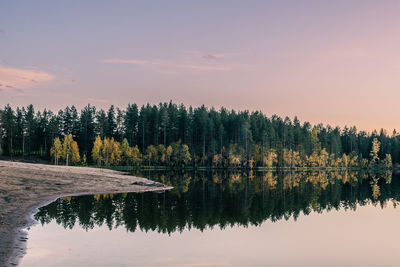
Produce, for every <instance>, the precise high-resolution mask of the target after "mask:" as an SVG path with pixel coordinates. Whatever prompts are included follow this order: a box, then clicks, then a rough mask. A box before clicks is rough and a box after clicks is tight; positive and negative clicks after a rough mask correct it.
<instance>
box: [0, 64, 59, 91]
mask: <svg viewBox="0 0 400 267" xmlns="http://www.w3.org/2000/svg"><path fill="white" fill-rule="evenodd" d="M54 79H55V77H54V76H53V75H52V74H50V73H47V72H44V71H39V70H30V69H19V68H11V67H6V66H1V65H0V84H1V85H0V87H1V88H2V89H12V88H19V89H21V88H30V87H35V86H37V85H39V84H41V83H44V82H49V81H52V80H54Z"/></svg>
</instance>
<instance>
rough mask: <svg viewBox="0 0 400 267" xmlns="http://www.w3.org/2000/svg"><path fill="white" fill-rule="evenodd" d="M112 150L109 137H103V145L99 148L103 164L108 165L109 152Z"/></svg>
mask: <svg viewBox="0 0 400 267" xmlns="http://www.w3.org/2000/svg"><path fill="white" fill-rule="evenodd" d="M112 152H113V144H112V142H111V140H110V138H108V137H107V138H104V140H103V146H102V148H101V156H102V158H103V161H104V165H105V166H110V160H111V153H112Z"/></svg>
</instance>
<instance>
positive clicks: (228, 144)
mask: <svg viewBox="0 0 400 267" xmlns="http://www.w3.org/2000/svg"><path fill="white" fill-rule="evenodd" d="M399 138H400V135H399V134H398V133H397V132H396V131H394V132H393V133H392V134H391V135H388V134H387V132H386V131H385V130H383V129H381V130H380V131H379V133H378V132H377V131H373V132H372V133H367V132H365V131H357V129H356V127H355V126H353V127H350V128H348V127H345V128H343V129H341V128H339V127H331V126H329V125H327V126H324V125H322V124H318V125H314V126H313V125H311V124H310V123H309V122H304V123H301V122H300V121H299V120H298V118H297V117H294V119H293V120H291V119H290V118H288V117H286V118H284V119H282V118H280V117H279V116H276V115H272V116H270V117H268V116H266V115H265V114H263V113H262V112H260V111H254V112H249V111H247V110H246V111H239V112H238V111H235V110H227V109H225V108H221V109H220V110H216V109H214V108H206V107H205V106H204V105H203V106H201V107H196V108H193V107H191V106H189V107H186V106H185V105H183V104H180V105H177V104H174V103H172V102H169V103H160V104H158V105H150V104H147V105H142V106H141V107H139V106H138V105H136V104H129V105H128V106H127V107H126V109H124V110H122V109H120V108H115V107H114V106H113V105H111V106H110V107H109V108H108V110H107V111H105V110H103V109H96V108H95V107H94V106H91V105H87V106H85V107H84V108H83V109H82V110H81V111H80V112H78V110H77V109H76V108H75V107H74V106H71V107H66V108H65V109H63V110H59V111H58V112H57V113H53V112H52V111H50V110H46V109H45V110H43V111H38V112H36V111H35V109H34V107H33V105H29V106H27V107H17V108H16V109H13V108H12V107H11V106H10V105H7V106H5V107H4V108H3V109H0V155H3V156H8V157H11V158H12V157H40V158H42V159H45V160H53V162H54V163H56V164H58V163H63V164H68V163H69V162H71V163H74V164H95V165H106V166H110V165H135V166H140V165H162V166H209V167H211V166H213V167H218V168H225V167H234V168H252V167H266V168H271V167H285V168H295V167H302V166H307V167H345V168H347V167H354V166H358V167H366V166H390V165H391V162H392V160H393V161H394V162H398V161H399V159H400V142H399ZM60 159H62V161H61V162H60V161H59V160H60Z"/></svg>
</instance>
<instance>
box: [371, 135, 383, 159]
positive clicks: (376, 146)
mask: <svg viewBox="0 0 400 267" xmlns="http://www.w3.org/2000/svg"><path fill="white" fill-rule="evenodd" d="M380 146H381V143H380V142H379V141H378V139H377V138H376V137H375V138H374V139H373V140H372V146H371V152H369V157H370V163H371V164H372V165H374V164H375V163H377V161H378V160H379V156H378V153H379V150H380Z"/></svg>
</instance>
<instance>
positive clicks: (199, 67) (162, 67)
mask: <svg viewBox="0 0 400 267" xmlns="http://www.w3.org/2000/svg"><path fill="white" fill-rule="evenodd" d="M103 62H104V63H111V64H134V65H139V66H144V67H150V68H152V69H155V70H157V71H159V72H165V73H167V74H173V73H176V70H179V69H181V70H194V71H230V70H232V69H233V66H230V65H204V64H187V63H176V62H171V61H152V60H139V59H120V58H114V59H106V60H103Z"/></svg>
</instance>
